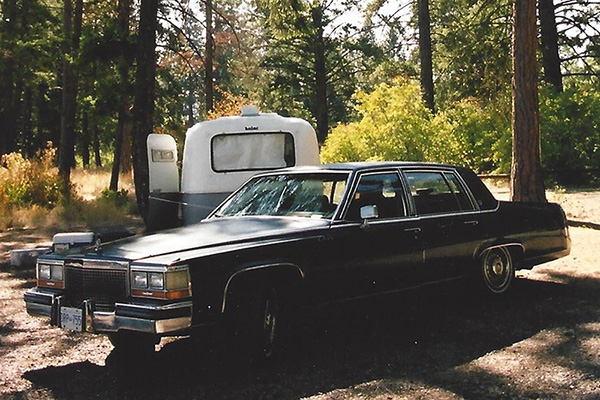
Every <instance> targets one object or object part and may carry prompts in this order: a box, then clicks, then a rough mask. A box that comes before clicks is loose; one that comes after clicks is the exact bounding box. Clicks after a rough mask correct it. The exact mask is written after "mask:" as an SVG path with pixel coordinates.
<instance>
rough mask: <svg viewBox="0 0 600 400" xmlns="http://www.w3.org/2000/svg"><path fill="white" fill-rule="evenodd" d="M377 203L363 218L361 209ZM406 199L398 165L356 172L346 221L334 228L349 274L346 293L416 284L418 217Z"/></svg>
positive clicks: (335, 248)
mask: <svg viewBox="0 0 600 400" xmlns="http://www.w3.org/2000/svg"><path fill="white" fill-rule="evenodd" d="M364 206H374V208H373V207H372V209H376V210H377V212H376V216H373V218H370V219H368V220H365V219H363V218H361V215H360V209H361V208H362V207H364ZM408 211H409V207H408V198H407V196H406V192H405V190H404V186H403V184H402V181H401V179H400V176H399V174H398V171H397V170H391V171H378V172H368V173H362V174H361V175H359V176H358V179H357V184H356V185H355V187H354V189H353V191H352V192H351V196H350V198H349V200H348V204H347V207H346V208H345V209H344V211H343V214H342V220H341V221H337V222H336V223H335V224H334V225H333V226H332V228H331V229H330V230H331V241H330V246H331V249H332V250H333V251H334V252H336V253H337V254H339V255H340V259H339V260H340V262H342V263H344V264H345V267H346V268H345V270H346V271H348V272H349V273H350V274H351V276H349V277H348V278H350V279H351V280H352V284H351V285H349V284H348V282H347V281H346V282H345V283H346V285H347V286H349V287H350V290H347V291H346V294H347V295H348V296H365V295H373V294H378V293H384V292H390V291H395V290H399V289H402V288H404V287H408V286H412V285H414V284H415V283H416V282H418V281H419V272H420V269H419V267H420V266H421V264H422V261H423V246H422V240H421V227H420V221H419V219H418V218H416V217H411V216H409V213H408Z"/></svg>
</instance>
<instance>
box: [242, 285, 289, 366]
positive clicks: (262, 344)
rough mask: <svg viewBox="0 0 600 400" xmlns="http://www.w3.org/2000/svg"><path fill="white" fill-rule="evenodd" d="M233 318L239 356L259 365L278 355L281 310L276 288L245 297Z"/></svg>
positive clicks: (248, 294)
mask: <svg viewBox="0 0 600 400" xmlns="http://www.w3.org/2000/svg"><path fill="white" fill-rule="evenodd" d="M230 318H231V319H232V320H231V324H232V325H233V333H234V341H235V342H236V343H235V346H234V347H235V348H236V349H237V351H238V353H239V355H242V356H244V357H246V358H249V359H250V360H253V361H258V362H260V361H266V360H269V359H272V358H273V357H274V355H275V354H276V353H277V352H278V349H279V347H280V346H279V345H280V322H281V321H280V318H281V309H280V304H279V296H278V292H277V291H276V290H275V289H274V288H268V289H265V290H261V291H257V292H254V293H247V294H246V295H244V296H242V297H241V298H240V299H239V300H238V303H237V305H236V307H235V312H234V313H233V315H231V316H230Z"/></svg>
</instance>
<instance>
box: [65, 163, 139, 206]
mask: <svg viewBox="0 0 600 400" xmlns="http://www.w3.org/2000/svg"><path fill="white" fill-rule="evenodd" d="M110 175H111V172H110V170H107V169H104V168H89V169H81V168H79V169H75V170H73V171H72V172H71V182H72V183H73V185H74V186H75V191H76V193H77V195H78V196H79V197H81V198H82V199H83V200H86V201H90V200H94V199H95V198H97V197H98V196H99V195H100V193H102V191H103V190H106V189H107V188H108V186H109V185H110ZM121 189H125V190H127V191H128V192H129V193H134V191H135V187H134V184H133V176H132V175H131V174H121V175H120V176H119V190H121Z"/></svg>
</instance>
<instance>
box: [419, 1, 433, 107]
mask: <svg viewBox="0 0 600 400" xmlns="http://www.w3.org/2000/svg"><path fill="white" fill-rule="evenodd" d="M418 4H419V22H418V24H419V58H420V61H421V90H422V91H423V100H424V101H425V106H426V107H427V108H429V109H430V110H431V112H435V102H434V90H433V89H434V88H433V62H432V48H431V16H430V14H429V0H418Z"/></svg>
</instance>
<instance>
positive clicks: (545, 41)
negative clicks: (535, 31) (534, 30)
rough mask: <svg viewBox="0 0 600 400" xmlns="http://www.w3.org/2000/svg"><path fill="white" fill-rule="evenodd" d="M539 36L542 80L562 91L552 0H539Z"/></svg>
mask: <svg viewBox="0 0 600 400" xmlns="http://www.w3.org/2000/svg"><path fill="white" fill-rule="evenodd" d="M538 7H539V15H540V36H541V39H542V64H543V66H544V81H546V82H547V83H549V84H551V85H552V86H553V87H554V89H555V90H556V91H557V92H562V91H563V81H562V73H561V71H560V57H559V55H558V32H557V30H556V15H555V13H554V1H553V0H539V6H538Z"/></svg>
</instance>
